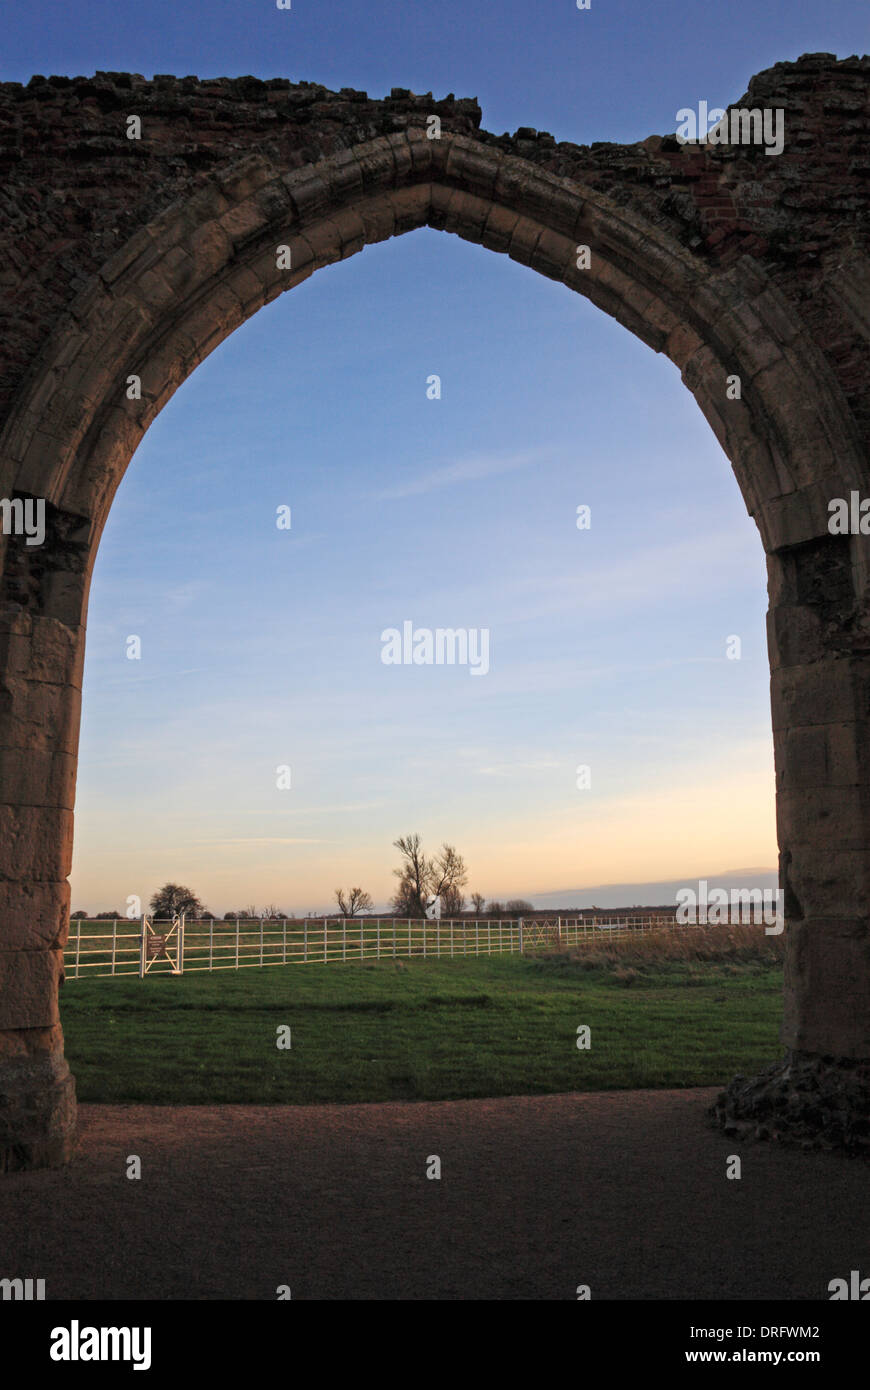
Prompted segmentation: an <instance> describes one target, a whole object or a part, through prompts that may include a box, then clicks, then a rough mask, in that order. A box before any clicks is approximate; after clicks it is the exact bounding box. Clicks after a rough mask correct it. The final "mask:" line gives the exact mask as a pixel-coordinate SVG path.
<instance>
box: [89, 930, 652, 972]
mask: <svg viewBox="0 0 870 1390" xmlns="http://www.w3.org/2000/svg"><path fill="white" fill-rule="evenodd" d="M171 929H172V923H171V922H158V921H154V922H152V921H151V920H150V919H149V920H148V930H149V931H150V932H151V933H161V932H162V933H164V934H165V935H169V934H170V933H171ZM663 929H670V930H679V928H676V927H675V925H674V918H673V916H657V915H655V914H646V915H642V916H631V915H629V916H625V915H623V916H619V917H617V916H607V917H604V916H602V917H594V918H589V917H558V918H553V919H551V920H547V921H541V920H537V919H535V918H525V919H523V918H510V919H507V918H500V919H493V918H491V917H479V918H475V919H472V920H469V919H468V918H463V919H454V920H449V921H440V922H439V921H428V920H419V919H416V918H405V917H377V918H372V917H349V918H341V917H338V918H316V919H315V918H308V919H304V920H299V919H296V918H285V919H282V920H280V921H275V920H274V919H268V920H266V919H264V920H260V919H258V918H238V919H236V920H234V921H229V922H226V921H220V922H217V921H187V920H184V921H183V931H182V947H181V954H180V957H179V958H177V959H176V960H173V959H170V958H169V957H165V958H162V959H161V958H159V957H158V958H156V959H149V963H148V973H149V974H152V975H160V974H170V973H181V972H187V971H190V970H209V971H215V970H245V969H250V968H253V967H256V968H260V967H263V966H268V965H314V964H316V963H318V962H319V963H320V964H323V963H324V962H325V963H329V962H335V961H343V962H348V963H349V962H353V961H365V960H385V959H391V958H396V959H404V960H408V959H411V958H412V957H413V958H417V957H419V958H421V959H427V958H430V957H432V958H436V959H438V958H440V959H443V958H449V957H455V956H468V955H479V956H483V955H486V956H491V955H502V954H508V953H522V952H524V951H530V950H537V949H540V948H541V947H551V948H552V947H559V946H572V945H577V944H579V943H580V942H582V941H587V942H588V941H593V940H600V941H604V940H613V939H614V938H616V937H621V936H631V935H634V934H635V933H636V932H647V931H656V930H663ZM144 930H145V928H144V927H143V923H142V921H141V920H139V919H138V918H137V919H134V920H133V921H129V920H127V919H124V918H121V919H119V920H118V921H102V920H99V921H98V920H93V921H86V920H84V919H82V918H76V920H75V921H72V922H71V923H70V935H69V940H68V942H67V945H66V948H65V951H64V963H65V969H66V978H67V979H68V980H70V979H72V980H76V979H81V978H83V977H85V976H87V975H141V974H142V973H143V964H142V963H143V960H144V952H143V931H144Z"/></svg>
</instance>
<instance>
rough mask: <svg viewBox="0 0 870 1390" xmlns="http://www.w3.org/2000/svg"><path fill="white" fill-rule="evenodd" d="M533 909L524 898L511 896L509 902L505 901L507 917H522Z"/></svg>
mask: <svg viewBox="0 0 870 1390" xmlns="http://www.w3.org/2000/svg"><path fill="white" fill-rule="evenodd" d="M534 910H535V909H534V907H533V905H532V904H531V903H530V902H528V901H527V899H526V898H511V899H510V901H509V902H507V903H505V911H506V912H507V915H508V917H524V916H526V915H527V914H528V913H530V912H534Z"/></svg>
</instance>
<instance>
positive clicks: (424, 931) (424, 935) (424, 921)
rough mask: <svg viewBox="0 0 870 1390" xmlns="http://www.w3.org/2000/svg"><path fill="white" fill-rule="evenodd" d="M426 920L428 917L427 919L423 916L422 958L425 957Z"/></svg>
mask: <svg viewBox="0 0 870 1390" xmlns="http://www.w3.org/2000/svg"><path fill="white" fill-rule="evenodd" d="M427 920H428V919H427V918H426V917H424V918H423V959H424V960H425V959H426V922H427Z"/></svg>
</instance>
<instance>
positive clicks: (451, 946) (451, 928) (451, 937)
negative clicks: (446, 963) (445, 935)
mask: <svg viewBox="0 0 870 1390" xmlns="http://www.w3.org/2000/svg"><path fill="white" fill-rule="evenodd" d="M450 959H451V960H452V959H453V918H452V917H451V918H450Z"/></svg>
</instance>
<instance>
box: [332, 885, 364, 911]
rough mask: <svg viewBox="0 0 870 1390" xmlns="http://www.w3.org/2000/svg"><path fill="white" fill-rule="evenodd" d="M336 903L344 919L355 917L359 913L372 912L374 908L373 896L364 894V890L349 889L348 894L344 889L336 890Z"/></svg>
mask: <svg viewBox="0 0 870 1390" xmlns="http://www.w3.org/2000/svg"><path fill="white" fill-rule="evenodd" d="M335 901H336V902H337V903H338V910H339V912H340V913H341V915H342V917H355V916H356V914H357V913H358V912H371V910H372V908H373V907H374V903H373V902H372V897H371V894H370V893H365V892H363V890H362V888H349V889H348V890H347V894H345V891H344V889H343V888H336V890H335Z"/></svg>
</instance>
